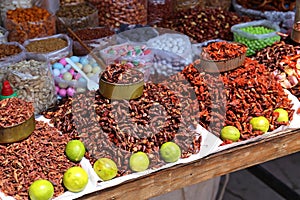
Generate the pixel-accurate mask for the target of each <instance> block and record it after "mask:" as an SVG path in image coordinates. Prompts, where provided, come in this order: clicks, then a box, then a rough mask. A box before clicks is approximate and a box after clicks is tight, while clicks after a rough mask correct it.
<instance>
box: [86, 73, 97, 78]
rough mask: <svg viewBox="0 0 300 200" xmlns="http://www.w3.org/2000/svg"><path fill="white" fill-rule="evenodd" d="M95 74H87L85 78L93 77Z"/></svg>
mask: <svg viewBox="0 0 300 200" xmlns="http://www.w3.org/2000/svg"><path fill="white" fill-rule="evenodd" d="M94 75H95V74H93V73H87V77H89V78H91V77H92V76H94Z"/></svg>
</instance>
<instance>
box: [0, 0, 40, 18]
mask: <svg viewBox="0 0 300 200" xmlns="http://www.w3.org/2000/svg"><path fill="white" fill-rule="evenodd" d="M33 2H34V0H1V1H0V13H1V20H2V23H4V22H5V19H6V12H7V11H8V10H14V9H16V8H31V7H32V6H33Z"/></svg>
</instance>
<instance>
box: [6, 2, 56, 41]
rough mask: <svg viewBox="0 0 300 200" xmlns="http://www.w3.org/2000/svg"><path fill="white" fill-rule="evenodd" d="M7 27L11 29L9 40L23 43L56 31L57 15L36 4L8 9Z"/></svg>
mask: <svg viewBox="0 0 300 200" xmlns="http://www.w3.org/2000/svg"><path fill="white" fill-rule="evenodd" d="M5 27H6V29H7V30H8V31H9V35H8V40H9V41H17V42H19V43H21V44H22V43H23V42H24V41H25V40H27V39H31V38H36V37H44V36H49V35H54V34H55V33H56V27H55V17H54V16H51V14H50V13H49V12H48V11H47V10H46V9H43V8H39V7H36V6H33V7H31V8H16V9H15V10H9V11H7V20H6V21H5Z"/></svg>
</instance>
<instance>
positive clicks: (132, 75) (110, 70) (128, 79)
mask: <svg viewBox="0 0 300 200" xmlns="http://www.w3.org/2000/svg"><path fill="white" fill-rule="evenodd" d="M143 77H144V74H143V73H141V72H139V71H136V70H132V69H130V67H129V66H128V65H126V64H111V65H108V66H107V67H106V69H105V71H104V72H103V73H102V74H101V79H102V80H104V81H107V82H109V83H118V84H130V83H136V82H139V81H140V80H142V79H143Z"/></svg>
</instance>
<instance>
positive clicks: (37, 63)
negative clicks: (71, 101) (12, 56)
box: [5, 55, 57, 114]
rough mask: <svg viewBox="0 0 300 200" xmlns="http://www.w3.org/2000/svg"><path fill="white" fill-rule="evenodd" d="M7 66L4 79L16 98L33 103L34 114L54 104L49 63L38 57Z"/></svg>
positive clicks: (53, 89) (43, 57)
mask: <svg viewBox="0 0 300 200" xmlns="http://www.w3.org/2000/svg"><path fill="white" fill-rule="evenodd" d="M26 56H27V57H26V59H25V60H22V61H20V62H17V63H14V64H11V65H9V66H7V73H6V75H5V78H6V79H7V80H8V81H9V82H10V83H11V85H12V87H13V88H14V90H16V91H17V93H18V97H19V98H21V99H23V100H25V101H28V102H33V105H34V108H35V114H38V113H41V112H42V111H45V110H47V109H48V108H50V107H51V106H53V105H54V104H55V103H56V100H57V98H56V95H55V87H54V80H53V76H52V74H51V71H50V65H49V61H48V59H47V58H46V57H45V56H42V55H40V56H39V57H38V58H34V59H32V58H31V57H30V56H29V55H26Z"/></svg>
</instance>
